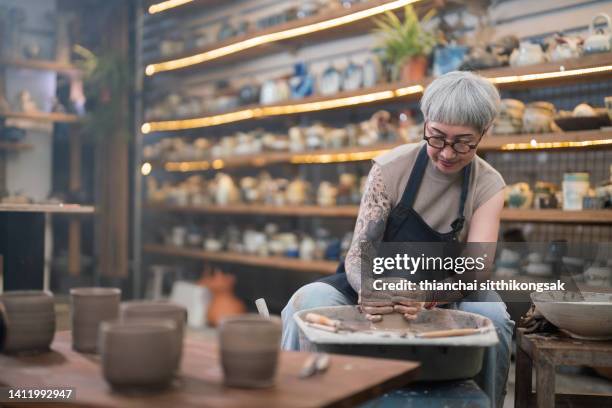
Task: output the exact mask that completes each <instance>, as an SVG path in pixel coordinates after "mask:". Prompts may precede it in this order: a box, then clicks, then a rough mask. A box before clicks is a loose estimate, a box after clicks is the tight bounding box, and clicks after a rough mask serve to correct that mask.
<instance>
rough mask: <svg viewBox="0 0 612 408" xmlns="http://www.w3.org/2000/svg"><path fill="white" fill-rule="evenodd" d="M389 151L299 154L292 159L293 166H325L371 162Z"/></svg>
mask: <svg viewBox="0 0 612 408" xmlns="http://www.w3.org/2000/svg"><path fill="white" fill-rule="evenodd" d="M388 151H389V149H381V150H370V151H367V152H355V153H332V154H299V155H295V156H293V157H292V158H291V161H290V163H293V164H315V163H317V164H323V163H343V162H350V161H363V160H370V159H373V158H374V157H376V156H379V155H381V154H383V153H385V152H388Z"/></svg>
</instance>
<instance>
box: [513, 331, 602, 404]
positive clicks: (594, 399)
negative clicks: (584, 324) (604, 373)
mask: <svg viewBox="0 0 612 408" xmlns="http://www.w3.org/2000/svg"><path fill="white" fill-rule="evenodd" d="M558 365H567V366H582V365H584V366H589V367H593V366H599V367H612V342H611V341H586V340H576V339H573V338H571V337H568V336H565V335H563V334H525V329H522V328H521V329H518V330H517V332H516V377H515V391H514V392H515V394H514V398H515V407H516V408H526V407H530V406H537V407H538V408H553V407H554V406H555V404H558V405H561V406H568V407H572V408H574V407H598V408H599V407H612V396H607V395H605V396H603V395H602V396H599V395H579V394H559V395H555V375H556V374H555V367H556V366H558ZM533 366H535V369H536V392H535V393H532V391H531V375H532V368H533Z"/></svg>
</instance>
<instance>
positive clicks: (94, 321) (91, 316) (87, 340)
mask: <svg viewBox="0 0 612 408" xmlns="http://www.w3.org/2000/svg"><path fill="white" fill-rule="evenodd" d="M120 301H121V289H118V288H95V287H94V288H74V289H70V302H71V308H70V310H71V313H72V348H74V349H75V350H76V351H80V352H83V353H95V352H97V341H98V326H99V325H100V322H102V321H103V320H116V319H117V318H118V317H119V302H120Z"/></svg>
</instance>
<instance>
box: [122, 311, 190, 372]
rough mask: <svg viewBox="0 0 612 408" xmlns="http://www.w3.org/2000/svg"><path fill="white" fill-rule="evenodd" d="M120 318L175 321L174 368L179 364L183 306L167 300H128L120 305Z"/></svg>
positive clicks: (185, 317)
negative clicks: (175, 349)
mask: <svg viewBox="0 0 612 408" xmlns="http://www.w3.org/2000/svg"><path fill="white" fill-rule="evenodd" d="M120 318H121V320H126V321H129V320H133V319H151V318H157V319H170V320H172V321H174V322H175V323H176V338H177V343H178V345H179V347H178V349H177V353H176V354H175V363H176V369H177V370H178V369H179V368H180V365H181V358H182V355H183V337H184V333H185V323H186V322H187V309H185V308H184V307H183V306H181V305H179V304H177V303H173V302H167V301H130V302H123V303H121V306H120Z"/></svg>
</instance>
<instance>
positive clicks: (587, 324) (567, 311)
mask: <svg viewBox="0 0 612 408" xmlns="http://www.w3.org/2000/svg"><path fill="white" fill-rule="evenodd" d="M531 300H532V301H533V303H534V304H535V306H536V308H537V309H538V310H539V311H540V313H542V315H544V317H545V318H546V319H547V320H548V321H549V322H551V323H552V324H554V325H555V326H557V327H558V328H560V329H562V330H564V331H566V332H567V333H568V334H569V335H570V336H572V337H574V338H578V339H582V340H608V339H612V294H610V293H597V292H580V293H578V292H563V291H550V292H542V293H537V292H534V293H532V294H531Z"/></svg>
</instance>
